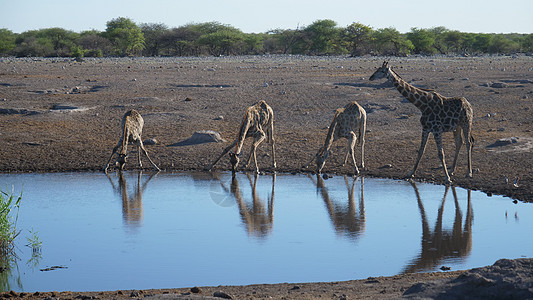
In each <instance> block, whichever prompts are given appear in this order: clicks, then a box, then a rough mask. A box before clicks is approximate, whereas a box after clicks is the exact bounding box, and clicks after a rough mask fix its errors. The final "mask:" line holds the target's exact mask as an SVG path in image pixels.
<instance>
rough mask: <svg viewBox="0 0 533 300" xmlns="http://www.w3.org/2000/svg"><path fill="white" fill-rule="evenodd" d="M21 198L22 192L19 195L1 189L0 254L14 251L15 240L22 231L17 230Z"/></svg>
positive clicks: (4, 254)
mask: <svg viewBox="0 0 533 300" xmlns="http://www.w3.org/2000/svg"><path fill="white" fill-rule="evenodd" d="M21 199H22V193H21V195H20V196H18V197H17V196H15V195H14V194H13V192H11V193H8V192H4V191H0V256H2V257H5V256H9V255H11V254H13V252H14V248H15V245H14V241H15V238H16V237H17V235H18V234H19V233H20V231H18V230H17V220H18V212H19V208H20V201H21Z"/></svg>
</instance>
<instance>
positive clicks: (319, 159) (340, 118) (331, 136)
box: [304, 101, 366, 175]
mask: <svg viewBox="0 0 533 300" xmlns="http://www.w3.org/2000/svg"><path fill="white" fill-rule="evenodd" d="M365 131H366V111H365V109H364V108H363V107H361V105H359V104H358V103H357V102H355V101H352V102H350V103H348V104H347V105H346V106H344V107H341V108H339V109H337V111H335V115H334V116H333V121H331V125H329V130H328V134H327V135H326V141H325V142H324V146H322V148H320V149H319V150H318V153H317V154H316V156H315V158H316V167H317V170H316V171H317V173H319V174H320V172H321V171H322V168H324V165H325V163H326V158H328V156H329V154H330V153H331V151H330V149H331V146H332V145H333V142H335V141H336V140H338V139H340V138H346V139H347V140H348V150H347V151H346V156H345V157H344V163H343V164H342V166H345V165H346V162H347V161H348V156H349V155H351V156H352V162H353V165H354V172H355V174H356V175H357V174H359V169H358V168H357V162H356V159H355V145H356V143H358V144H359V145H360V146H361V168H363V169H364V168H365ZM315 158H313V159H315ZM313 159H311V161H313ZM311 161H309V163H307V165H305V166H304V167H305V168H307V166H308V165H309V164H310V163H311Z"/></svg>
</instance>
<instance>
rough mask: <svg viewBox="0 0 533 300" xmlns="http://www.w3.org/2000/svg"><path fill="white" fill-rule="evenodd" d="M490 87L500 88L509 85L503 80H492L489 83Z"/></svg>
mask: <svg viewBox="0 0 533 300" xmlns="http://www.w3.org/2000/svg"><path fill="white" fill-rule="evenodd" d="M490 87H492V88H495V89H501V88H506V87H509V85H508V84H507V83H505V82H494V83H493V84H491V85H490Z"/></svg>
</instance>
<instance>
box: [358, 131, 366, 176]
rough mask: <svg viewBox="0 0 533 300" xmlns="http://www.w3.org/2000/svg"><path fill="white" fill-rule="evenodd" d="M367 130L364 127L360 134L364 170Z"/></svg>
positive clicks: (363, 167) (362, 167)
mask: <svg viewBox="0 0 533 300" xmlns="http://www.w3.org/2000/svg"><path fill="white" fill-rule="evenodd" d="M365 127H366V126H365ZM365 130H366V129H363V130H362V131H361V134H360V135H359V144H361V169H363V170H365Z"/></svg>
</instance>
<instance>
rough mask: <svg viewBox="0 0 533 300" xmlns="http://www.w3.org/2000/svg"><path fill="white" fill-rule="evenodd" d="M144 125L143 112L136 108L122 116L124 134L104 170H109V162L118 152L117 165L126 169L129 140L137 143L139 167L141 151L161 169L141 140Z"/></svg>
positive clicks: (154, 165)
mask: <svg viewBox="0 0 533 300" xmlns="http://www.w3.org/2000/svg"><path fill="white" fill-rule="evenodd" d="M143 126H144V120H143V118H142V117H141V114H139V112H137V111H136V110H134V109H132V110H130V111H127V112H126V113H125V114H124V116H123V117H122V126H121V127H122V135H121V136H120V140H119V141H118V143H117V145H116V146H115V148H113V152H112V153H111V156H110V157H109V159H108V160H107V163H106V165H105V167H104V172H107V168H108V167H109V163H110V162H111V159H112V158H113V155H114V154H115V153H117V152H118V158H117V161H116V163H115V164H116V165H117V166H118V167H119V168H120V170H121V171H122V170H124V165H125V164H126V158H127V155H126V153H127V150H128V142H132V143H135V144H136V145H137V157H138V162H139V167H140V168H142V162H141V151H142V152H143V153H144V155H146V157H147V158H148V160H149V161H150V163H152V166H153V167H154V168H155V169H156V170H157V171H161V169H159V167H157V165H156V164H155V163H154V162H153V161H152V159H151V158H150V156H148V153H147V152H146V149H144V145H143V142H142V140H141V134H142V131H143ZM119 148H120V151H119Z"/></svg>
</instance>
